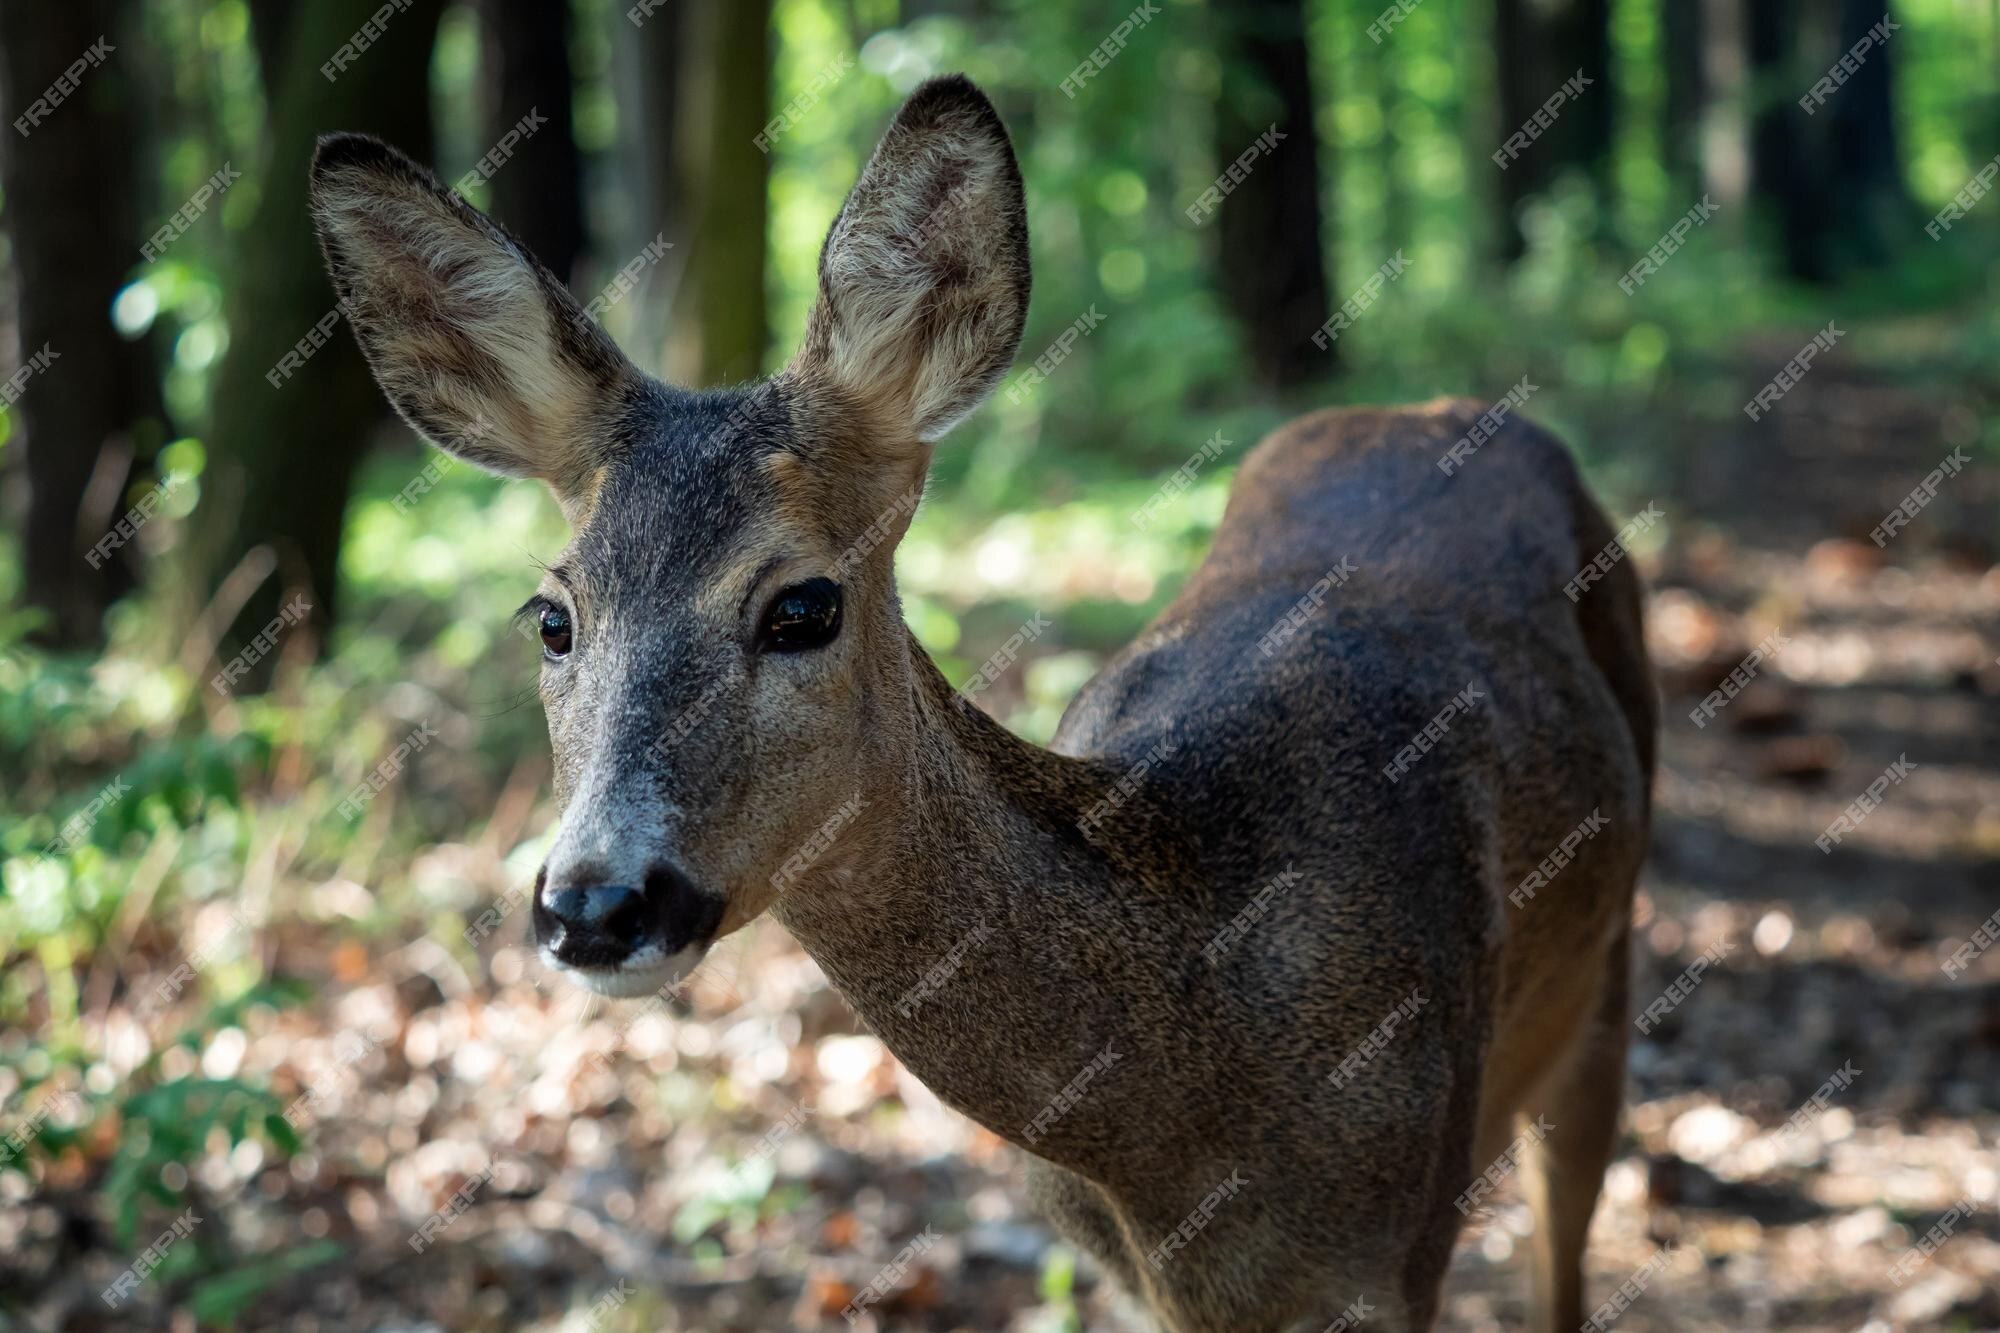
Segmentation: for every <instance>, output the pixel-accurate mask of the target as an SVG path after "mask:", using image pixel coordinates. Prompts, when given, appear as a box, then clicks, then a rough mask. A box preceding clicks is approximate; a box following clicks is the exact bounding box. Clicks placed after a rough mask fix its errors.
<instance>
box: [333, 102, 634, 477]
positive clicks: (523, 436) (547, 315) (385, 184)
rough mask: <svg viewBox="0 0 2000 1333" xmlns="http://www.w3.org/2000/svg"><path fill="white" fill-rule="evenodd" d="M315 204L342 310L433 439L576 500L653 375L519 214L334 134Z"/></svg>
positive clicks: (360, 138) (382, 378)
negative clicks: (544, 253) (527, 241)
mask: <svg viewBox="0 0 2000 1333" xmlns="http://www.w3.org/2000/svg"><path fill="white" fill-rule="evenodd" d="M312 216H313V224H314V226H315V228H316V229H317V230H318V232H319V240H320V248H321V249H322V250H323V251H324V253H325V255H326V266H327V271H328V272H329V273H331V274H332V276H333V285H334V290H335V291H336V292H337V293H338V295H339V298H340V306H341V309H342V310H344V311H345V312H346V314H347V317H348V319H349V321H350V322H351V323H352V324H353V326H354V333H355V337H356V338H357V339H358V340H359V342H360V344H361V350H362V353H363V354H364V355H365V356H366V357H367V358H368V364H369V366H370V367H371V368H372V369H373V370H374V372H375V379H376V381H377V382H378V383H380V384H381V386H382V391H383V392H384V393H385V394H387V395H388V397H389V401H390V402H391V403H393V404H394V405H395V408H396V410H397V411H398V412H400V413H401V414H402V416H403V419H404V420H406V421H408V422H409V423H410V425H411V426H413V427H415V428H416V429H417V430H418V431H419V432H421V433H422V434H423V435H424V436H425V437H426V438H428V439H429V440H430V441H431V442H432V443H434V444H436V445H437V446H438V447H439V448H440V449H443V450H445V451H446V452H447V453H451V454H455V455H457V456H458V457H460V458H463V459H465V460H466V461H467V462H469V463H473V464H475V465H477V466H479V467H483V468H486V469H487V470H488V471H492V472H498V473H501V474H503V475H506V476H510V477H539V478H541V479H543V480H544V481H547V482H548V483H549V485H550V486H551V487H552V488H553V489H554V490H555V492H556V494H557V496H558V498H561V499H563V500H564V501H565V502H567V501H568V500H569V499H570V498H571V497H574V496H576V495H579V494H581V493H583V492H584V491H585V490H586V489H587V488H588V486H589V479H590V477H591V476H592V474H593V473H594V472H595V471H596V470H597V468H598V467H600V466H601V465H602V463H603V462H604V460H605V459H606V458H607V457H608V456H609V453H610V451H611V448H612V447H613V440H612V433H613V429H614V427H615V425H616V423H617V421H618V420H619V419H620V417H621V416H622V414H623V412H624V410H625V409H626V408H627V407H628V406H629V404H630V401H631V399H632V398H633V397H634V396H635V395H636V394H638V393H640V392H642V390H643V386H644V384H645V378H644V376H642V375H641V374H640V373H639V372H638V371H637V370H636V369H635V368H634V367H633V366H632V364H631V363H630V362H629V361H627V360H626V359H625V357H624V355H623V354H622V353H621V352H620V351H619V350H618V348H617V346H616V345H615V344H614V343H613V342H612V341H611V339H610V338H609V337H608V336H606V334H605V333H604V331H603V330H602V329H600V328H598V327H597V325H596V324H594V323H592V322H591V321H590V320H589V318H588V317H587V316H585V314H584V312H583V311H582V309H581V308H579V307H578V305H577V303H576V302H575V301H574V300H572V299H571V297H570V295H569V293H568V292H567V291H565V290H564V289H563V285H562V283H560V282H559V281H557V280H556V279H555V278H554V277H553V276H552V275H551V274H550V273H549V272H548V270H547V269H544V268H543V267H542V266H541V265H540V264H538V263H536V262H535V260H534V258H533V257H532V256H530V255H529V254H528V253H527V251H526V250H524V249H523V248H522V247H521V244H520V243H519V242H518V241H516V240H515V239H514V238H513V237H512V236H510V235H508V234H507V231H506V229H505V228H503V227H501V226H500V225H499V224H498V223H496V222H494V221H492V220H491V219H490V218H488V217H486V216H485V215H484V214H482V213H481V212H479V210H477V209H475V208H473V207H472V206H471V205H470V204H468V203H466V202H465V200H464V199H463V198H461V197H460V196H459V195H457V194H456V193H454V192H453V191H451V190H449V189H447V188H445V186H444V184H443V183H442V182H441V181H439V180H438V178H437V177H436V176H435V175H433V174H432V173H431V172H430V171H429V170H428V169H427V168H425V167H422V166H420V165H418V164H417V163H416V162H413V161H411V160H410V159H409V158H408V157H405V156H404V155H403V154H402V153H400V152H398V151H396V150H395V149H394V148H391V147H389V146H388V145H387V144H385V143H382V142H381V141H380V140H377V139H371V138H369V137H367V136H366V135H359V134H334V135H328V136H326V137H324V138H322V139H321V140H320V141H319V148H318V151H317V152H315V153H314V154H313V164H312Z"/></svg>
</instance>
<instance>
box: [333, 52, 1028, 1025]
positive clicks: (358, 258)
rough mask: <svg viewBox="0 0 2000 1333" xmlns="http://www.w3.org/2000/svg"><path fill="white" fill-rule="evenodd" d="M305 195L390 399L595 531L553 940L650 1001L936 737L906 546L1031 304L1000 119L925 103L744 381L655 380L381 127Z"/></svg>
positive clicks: (858, 193) (924, 92)
mask: <svg viewBox="0 0 2000 1333" xmlns="http://www.w3.org/2000/svg"><path fill="white" fill-rule="evenodd" d="M744 151H746V152H748V151H750V146H749V145H748V144H747V143H746V144H745V145H744ZM312 210H313V218H314V222H315V224H316V226H317V228H318V231H319V236H320V241H321V244H322V246H323V248H324V251H325V254H326V261H327V266H328V268H329V270H330V271H331V273H332V275H333V280H334V284H335V287H336V288H337V290H338V293H339V297H340V303H341V307H342V309H343V310H344V311H345V312H346V314H347V316H348V318H349V320H350V322H351V323H352V325H353V327H354V331H355V334H356V337H357V338H358V339H359V341H360V344H361V347H362V350H363V352H364V353H365V354H366V355H367V358H368V361H369V364H370V365H371V366H372V367H373V369H374V373H375V376H376V379H377V380H378V381H379V382H380V383H381V385H382V388H383V391H384V392H385V393H386V394H387V395H388V397H389V400H390V401H391V402H392V403H393V404H394V405H395V407H396V409H397V411H398V412H400V413H401V414H402V416H403V417H404V419H405V420H407V421H408V422H409V423H410V424H411V426H413V427H414V428H415V429H417V430H418V431H419V432H421V433H422V434H423V435H424V436H426V437H427V438H428V439H430V440H431V441H432V442H433V443H434V444H436V445H437V446H438V447H439V448H440V449H443V450H445V451H446V452H448V453H451V454H454V455H456V456H458V457H460V458H463V459H465V460H466V461H468V462H471V463H473V464H476V465H478V466H480V467H483V468H486V469H488V470H491V471H494V472H498V473H501V474H503V475H506V476H514V477H537V478H540V479H541V480H542V481H543V482H545V483H546V484H547V485H548V486H549V488H550V489H551V490H552V491H553V492H554V493H555V496H556V498H557V500H558V502H559V503H560V504H561V506H562V509H563V512H564V514H565V516H566V517H567V519H568V521H569V524H570V527H571V532H572V536H571V540H570V542H569V544H568V546H567V547H566V548H565V549H564V550H563V552H562V554H561V555H560V556H559V557H558V558H557V559H556V560H555V561H553V562H552V563H551V564H550V565H549V566H548V568H547V571H546V574H545V577H544V578H543V579H542V581H541V586H540V588H539V589H538V590H537V592H536V593H535V596H534V597H533V598H532V599H531V600H530V601H529V603H528V605H527V606H526V607H524V608H523V613H524V614H526V615H528V616H531V617H533V619H534V622H535V624H536V626H537V627H538V629H539V631H540V637H541V642H542V647H543V656H542V675H541V694H542V701H543V705H544V707H545V709H546V711H547V714H548V723H549V737H550V740H551V742H552V744H553V747H554V751H555V768H556V792H557V798H558V800H559V802H560V803H561V805H562V807H563V819H562V828H561V831H560V833H559V834H558V836H557V838H556V841H555V843H554V845H553V847H552V848H551V850H550V853H549V857H548V860H547V862H546V863H545V864H544V866H543V867H542V869H541V872H540V874H539V875H538V876H537V880H536V886H535V898H534V909H533V921H534V930H535V936H536V940H537V943H538V945H539V948H540V951H541V953H542V956H543V958H544V959H545V960H546V961H548V962H550V963H552V964H553V965H555V966H557V967H559V968H562V969H565V970H567V971H568V972H569V973H570V974H571V975H572V976H573V977H575V978H576V979H577V980H578V981H580V982H581V983H582V984H583V985H585V986H587V987H589V988H590V989H592V990H595V991H598V992H600V993H603V994H607V995H636V994H642V993H644V992H646V991H649V990H655V989H658V988H660V987H662V986H664V985H668V984H671V983H672V982H674V981H675V980H677V979H678V978H679V977H681V976H684V975H685V974H686V973H687V972H688V971H689V970H690V969H691V968H692V967H693V966H694V964H695V963H696V962H698V961H699V959H700V958H701V956H702V954H703V953H704V951H705V950H706V949H707V948H708V947H709V945H710V944H711V943H712V942H713V941H714V940H715V939H717V938H718V937H719V936H721V935H723V934H726V933H728V932H729V931H731V930H734V929H736V928H737V927H739V926H741V925H743V924H744V923H746V922H748V921H749V920H751V919H752V918H754V917H755V916H757V915H758V914H759V913H760V912H762V911H763V910H765V908H767V907H769V906H770V905H771V904H772V902H773V900H774V899H775V898H776V897H777V896H778V895H780V894H782V893H805V892H815V891H819V892H824V891H827V888H826V881H825V879H824V877H815V876H810V875H799V874H796V873H794V871H795V870H796V868H797V863H798V856H797V854H798V853H799V850H800V849H801V848H802V847H806V846H809V845H810V844H811V841H812V839H813V837H814V834H815V831H816V830H820V829H822V828H825V827H828V826H829V820H830V819H832V820H834V821H835V822H836V823H838V822H839V821H838V819H837V818H836V816H837V815H838V813H839V812H840V811H842V810H843V809H844V808H853V804H854V802H855V801H856V798H857V795H858V797H859V801H860V806H861V807H862V808H865V806H866V804H867V800H868V789H869V787H870V784H872V783H874V782H877V781H879V780H882V779H883V778H884V777H885V776H890V775H896V776H899V774H897V766H898V765H899V764H903V765H905V766H906V765H907V756H908V754H909V752H910V749H911V746H912V745H913V743H914V741H913V737H912V735H911V731H912V728H913V725H914V722H913V712H912V699H911V695H912V685H911V671H912V658H911V654H912V653H913V652H915V651H916V649H915V647H914V644H913V641H912V640H911V639H910V637H909V634H908V631H907V630H906V629H905V628H904V626H903V623H902V615H901V611H900V608H899V606H898V603H897V599H896V591H895V582H894V578H893V575H892V569H891V557H892V554H893V551H894V547H895V544H896V541H897V539H898V538H900V537H901V535H902V532H903V530H904V529H905V527H906V526H907V525H908V522H909V518H910V514H911V512H912V511H913V510H914V508H915V505H916V500H917V497H918V495H919V494H920V492H921V487H922V484H923V478H924V473H925V469H926V466H927V464H928V462H929V458H930V450H931V446H932V444H933V443H934V442H935V441H936V440H937V439H938V438H939V437H940V436H942V435H943V434H944V433H945V432H946V431H947V430H948V429H950V428H951V426H952V425H953V424H954V423H956V422H957V421H959V420H961V419H962V418H963V417H965V416H966V415H967V414H968V413H970V412H971V411H972V410H973V409H974V408H975V407H977V406H978V405H979V403H980V402H981V400H982V399H984V398H985V396H986V395H987V394H988V393H989V392H990V391H991V390H992V388H993V386H994V385H995V384H996V383H997V382H998V380H999V379H1000V377H1001V376H1002V375H1003V374H1004V373H1005V371H1006V369H1007V367H1008V365H1009V364H1010V362H1011V361H1012V359H1013V355H1014V351H1015V348H1016V346H1017V345H1018V344H1019V342H1020V337H1021V327H1022V322H1023V319H1024V317H1025V315H1026V311H1027V304H1028V238H1027V221H1026V214H1025V207H1024V203H1023V199H1022V193H1021V177H1020V171H1019V169H1018V167H1017V166H1016V164H1015V161H1014V155H1013V152H1012V150H1011V148H1010V147H1009V145H1008V141H1007V134H1006V130H1005V128H1004V127H1003V126H1002V124H1001V122H1000V119H999V117H998V115H997V114H996V113H995V112H994V110H993V107H992V105H991V104H990V103H989V102H988V101H987V100H986V98H985V96H984V95H982V94H981V93H980V92H979V91H978V89H976V88H975V87H973V85H972V84H971V83H969V82H968V81H967V80H965V79H964V78H959V77H953V78H944V79H937V80H934V81H932V82H930V83H927V84H925V85H924V86H923V87H921V88H919V89H918V90H917V91H916V92H915V93H914V94H913V95H912V96H911V97H910V99H909V101H908V102H906V103H905V104H904V106H903V107H902V109H901V111H900V112H899V113H898V114H897V116H896V118H895V121H894V122H893V123H892V124H891V125H890V127H889V129H888V131H887V133H886V134H885V135H884V137H883V139H882V142H881V144H880V145H879V146H878V147H877V149H876V150H875V154H874V156H873V157H872V158H871V159H870V161H869V163H868V166H867V168H866V170H865V171H864V172H863V174H862V176H861V179H860V181H859V182H858V183H857V184H856V185H855V187H854V190H853V193H852V194H850V195H849V196H848V199H847V202H846V204H845V206H844V207H843V208H842V209H841V211H840V214H839V216H838V217H836V218H835V219H834V222H833V226H832V229H831V230H830V231H829V232H828V235H827V239H826V244H825V248H824V249H823V251H822V252H821V255H820V265H819V284H820V285H819V294H818V299H817V302H816V304H815V306H814V309H813V312H812V315H811V317H810V320H809V322H808V325H807V329H806V336H805V344H804V346H803V348H802V349H801V350H800V352H799V354H798V356H797V357H796V358H795V359H794V360H793V362H792V363H791V365H790V366H789V367H788V368H786V369H785V370H784V371H783V372H782V373H780V374H779V375H777V376H776V377H774V378H772V379H770V380H767V381H764V382H762V383H760V384H756V385H752V386H749V387H745V388H738V389H728V390H721V391H714V392H704V393H691V392H686V391H683V390H680V389H675V388H672V387H670V386H668V385H665V384H662V383H660V382H659V381H657V380H654V379H652V378H651V377H649V376H647V375H646V374H644V373H642V372H641V371H639V370H638V369H637V368H636V367H634V366H633V365H632V363H631V362H630V361H628V360H627V359H626V358H625V356H624V355H623V354H622V353H621V352H620V351H619V350H618V348H617V347H616V346H615V345H614V344H613V343H612V341H611V340H610V339H609V338H608V337H607V336H606V335H605V334H604V332H603V331H602V330H601V329H599V328H598V327H597V326H596V325H595V324H594V323H592V322H591V321H590V320H589V319H588V317H587V316H586V315H585V314H584V312H583V311H582V309H581V308H580V307H579V306H578V304H577V303H576V302H575V301H574V300H573V299H572V298H571V297H570V295H569V293H568V292H566V291H565V290H564V289H563V287H562V285H561V283H559V282H558V281H557V280H556V279H555V278H553V277H552V276H551V275H550V274H549V273H548V271H547V270H546V269H544V268H543V267H542V266H541V265H540V264H538V263H537V262H536V261H535V260H534V258H533V257H532V256H530V255H529V254H527V253H526V251H525V250H523V249H522V247H521V245H520V244H519V243H518V242H517V241H515V240H514V239H513V238H512V237H511V236H510V235H508V233H507V232H506V231H505V230H504V229H503V228H502V227H500V226H499V225H497V224H496V223H494V222H493V221H491V220H490V219H488V218H486V217H485V216H484V215H482V214H481V213H479V212H478V211H477V210H475V209H474V208H472V207H471V206H470V205H469V204H467V203H466V202H465V201H464V200H463V199H461V198H460V197H459V196H458V195H456V194H454V193H452V192H451V191H450V190H449V189H447V188H445V186H444V185H442V184H441V183H440V182H439V180H438V179H437V177H436V176H434V175H433V174H432V173H431V172H430V171H428V170H426V169H425V168H424V167H422V166H419V165H418V164H416V163H414V162H412V161H411V160H410V159H409V158H407V157H405V156H403V155H402V154H401V153H399V152H397V151H396V150H395V149H393V148H390V147H388V146H386V145H384V144H382V143H380V142H377V141H375V140H373V139H368V138H365V137H361V136H355V135H335V136H331V137H329V138H326V139H322V140H321V141H320V145H319V151H318V153H317V154H316V156H315V157H314V160H313V168H312ZM693 261H694V262H696V263H699V262H701V258H700V256H698V255H697V256H694V257H693ZM863 827H864V825H863V822H862V821H856V824H855V828H856V829H857V830H862V829H863Z"/></svg>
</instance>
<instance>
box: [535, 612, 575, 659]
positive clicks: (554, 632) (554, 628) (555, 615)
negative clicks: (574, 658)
mask: <svg viewBox="0 0 2000 1333" xmlns="http://www.w3.org/2000/svg"><path fill="white" fill-rule="evenodd" d="M541 629H542V647H543V648H545V649H547V650H548V652H549V654H550V655H551V656H553V657H566V656H568V655H569V649H570V639H571V635H570V628H569V612H567V611H565V610H563V609H562V608H561V607H559V606H545V607H543V608H542V619H541Z"/></svg>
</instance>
